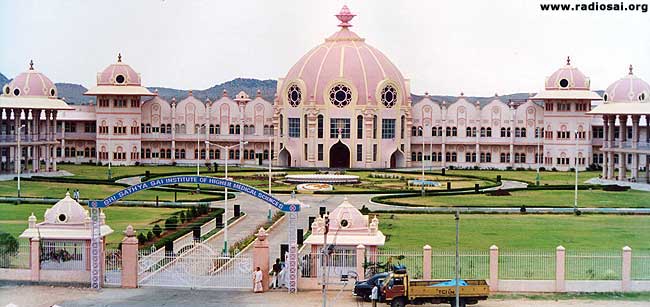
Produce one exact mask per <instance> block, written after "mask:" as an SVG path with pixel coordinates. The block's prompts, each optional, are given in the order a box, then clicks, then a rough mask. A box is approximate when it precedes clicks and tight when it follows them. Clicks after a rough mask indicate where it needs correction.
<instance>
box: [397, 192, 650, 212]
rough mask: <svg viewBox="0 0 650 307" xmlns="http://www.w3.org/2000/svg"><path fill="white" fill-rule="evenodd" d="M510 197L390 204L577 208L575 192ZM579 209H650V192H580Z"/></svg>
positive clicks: (399, 200) (467, 196)
mask: <svg viewBox="0 0 650 307" xmlns="http://www.w3.org/2000/svg"><path fill="white" fill-rule="evenodd" d="M510 193H511V194H512V195H510V196H489V195H487V194H465V195H447V196H445V195H434V196H425V197H421V196H413V197H405V198H387V199H385V200H386V201H391V202H396V203H400V204H404V205H413V206H429V207H451V206H475V207H519V206H522V205H525V206H526V207H573V198H574V191H572V190H528V191H513V192H510ZM578 206H579V207H634V208H646V207H650V193H649V192H643V191H634V190H630V191H625V192H607V191H603V190H580V191H578Z"/></svg>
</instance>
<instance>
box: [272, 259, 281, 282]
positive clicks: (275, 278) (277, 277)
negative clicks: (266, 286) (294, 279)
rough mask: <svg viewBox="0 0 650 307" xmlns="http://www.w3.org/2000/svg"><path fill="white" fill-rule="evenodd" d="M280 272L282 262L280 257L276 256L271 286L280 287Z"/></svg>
mask: <svg viewBox="0 0 650 307" xmlns="http://www.w3.org/2000/svg"><path fill="white" fill-rule="evenodd" d="M280 272H282V264H280V258H277V259H275V263H274V264H273V283H272V284H271V288H280Z"/></svg>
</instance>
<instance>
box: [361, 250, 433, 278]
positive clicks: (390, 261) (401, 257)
mask: <svg viewBox="0 0 650 307" xmlns="http://www.w3.org/2000/svg"><path fill="white" fill-rule="evenodd" d="M422 260H423V252H422V250H421V249H418V250H391V249H381V250H377V252H376V253H370V252H367V253H366V258H365V261H364V268H365V275H366V276H365V277H371V276H372V275H374V274H377V273H381V272H385V271H389V270H391V269H392V268H393V266H395V265H400V266H405V267H406V270H408V272H409V274H410V276H412V277H413V278H422V276H423V267H422Z"/></svg>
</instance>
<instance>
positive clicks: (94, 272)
mask: <svg viewBox="0 0 650 307" xmlns="http://www.w3.org/2000/svg"><path fill="white" fill-rule="evenodd" d="M173 184H209V185H215V186H220V187H224V188H228V189H233V190H236V191H240V192H243V193H246V194H249V195H251V196H253V197H255V198H258V199H261V200H263V201H265V202H267V203H268V204H270V205H272V206H274V207H276V208H277V209H280V210H282V211H284V212H287V215H288V220H289V222H288V224H289V225H288V226H289V227H288V228H289V229H288V230H289V233H288V241H289V259H288V261H287V262H288V268H289V285H288V288H289V292H290V293H294V292H296V291H297V288H298V244H297V237H296V228H297V220H298V212H299V211H300V206H299V205H297V204H286V203H284V202H282V201H280V200H279V199H277V198H275V197H273V196H272V195H269V194H268V193H266V192H264V191H261V190H258V189H256V188H253V187H251V186H248V185H246V184H243V183H239V182H235V181H231V180H227V179H221V178H214V177H203V176H172V177H165V178H160V179H153V180H150V181H145V182H142V183H138V184H136V185H133V186H130V187H128V188H125V189H124V190H121V191H119V192H117V193H115V194H113V195H111V196H109V197H107V198H105V199H104V200H97V201H90V202H89V206H90V213H91V221H92V240H91V261H90V264H91V269H90V283H91V287H92V288H93V289H100V288H101V283H100V276H101V274H100V270H101V264H102V263H101V261H103V259H100V258H101V257H100V254H101V249H100V235H99V226H100V225H99V214H100V213H99V210H100V208H106V207H108V206H109V205H111V204H112V203H114V202H116V201H118V200H120V199H122V198H124V197H126V196H129V195H131V194H133V193H136V192H139V191H143V190H147V189H150V188H154V187H157V186H164V185H173ZM192 250H194V249H191V250H190V251H192ZM200 250H201V251H202V252H198V253H195V252H193V253H191V254H189V253H187V252H186V254H181V255H178V256H175V255H169V256H168V255H165V256H164V259H163V261H161V262H158V263H157V264H156V265H151V264H150V263H147V265H149V266H148V267H147V268H143V267H142V263H146V261H144V262H141V261H138V262H139V266H140V268H139V269H138V271H139V272H142V273H149V274H143V278H142V280H141V282H142V283H143V285H158V286H175V287H179V286H181V287H182V286H186V287H192V288H206V287H207V288H217V287H231V288H239V287H246V288H250V287H251V276H252V275H251V274H252V273H253V270H252V260H251V259H250V257H245V256H241V255H238V256H235V257H218V256H216V254H215V253H213V252H209V251H208V249H202V248H200ZM151 270H153V271H151ZM147 271H149V272H147ZM138 275H139V276H140V274H138ZM138 279H140V277H138ZM176 279H179V280H181V282H180V283H179V282H174V280H176ZM169 282H174V283H175V284H174V285H170V284H169Z"/></svg>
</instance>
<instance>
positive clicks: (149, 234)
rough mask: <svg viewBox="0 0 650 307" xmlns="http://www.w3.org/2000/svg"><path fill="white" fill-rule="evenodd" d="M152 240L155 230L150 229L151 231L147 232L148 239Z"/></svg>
mask: <svg viewBox="0 0 650 307" xmlns="http://www.w3.org/2000/svg"><path fill="white" fill-rule="evenodd" d="M151 240H153V232H151V230H149V232H147V241H151Z"/></svg>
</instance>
